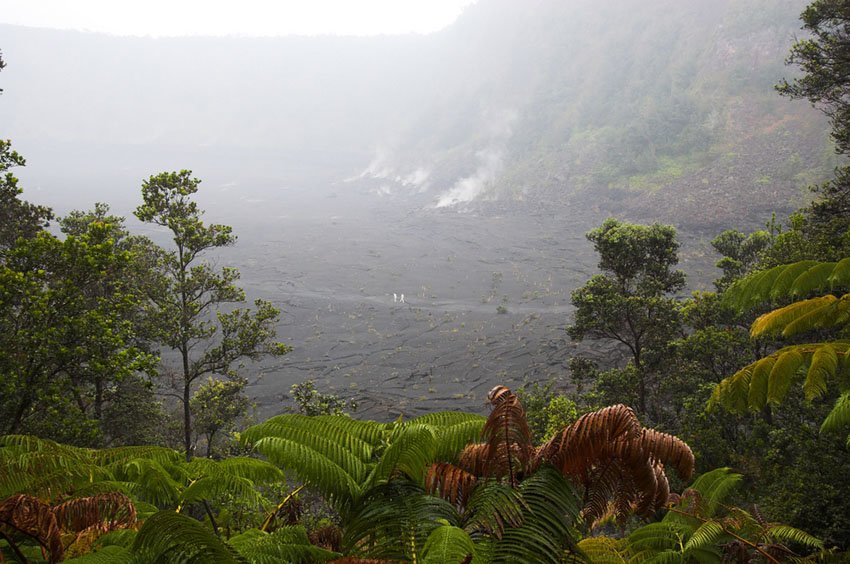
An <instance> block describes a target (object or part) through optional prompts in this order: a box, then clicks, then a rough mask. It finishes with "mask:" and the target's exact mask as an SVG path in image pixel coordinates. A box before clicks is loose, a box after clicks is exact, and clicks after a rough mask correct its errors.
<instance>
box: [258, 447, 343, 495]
mask: <svg viewBox="0 0 850 564" xmlns="http://www.w3.org/2000/svg"><path fill="white" fill-rule="evenodd" d="M255 447H256V449H257V450H258V451H259V452H260V453H262V454H263V455H264V456H265V457H266V458H268V459H269V460H270V461H272V462H273V463H275V464H277V465H279V466H282V467H283V468H285V469H288V470H292V471H294V472H295V474H296V475H297V476H298V479H300V480H302V481H304V482H306V483H308V484H310V485H311V486H313V487H315V488H316V489H317V490H318V491H319V492H320V493H321V494H322V495H323V496H324V497H325V499H326V500H327V501H328V502H329V503H331V505H333V506H334V507H335V508H336V509H337V510H342V509H344V508H345V507H346V506H348V505H349V504H350V503H351V502H352V501H353V500H355V499H356V497H357V496H358V494H359V493H360V485H359V482H358V481H357V480H356V479H355V478H354V477H353V476H352V475H351V474H349V473H348V472H347V471H346V469H345V468H343V467H341V466H340V465H339V464H337V463H336V462H335V461H334V460H332V459H331V458H329V457H327V456H325V454H323V453H321V452H318V451H316V450H314V449H312V448H310V447H308V446H305V445H303V444H301V443H298V442H295V441H291V440H289V439H285V438H281V437H265V438H262V439H260V440H259V441H257V443H256V445H255ZM349 456H350V460H349V465H350V466H351V467H354V468H355V469H356V468H357V467H356V466H355V464H354V462H352V461H356V458H354V457H353V456H351V455H349ZM357 462H359V461H357Z"/></svg>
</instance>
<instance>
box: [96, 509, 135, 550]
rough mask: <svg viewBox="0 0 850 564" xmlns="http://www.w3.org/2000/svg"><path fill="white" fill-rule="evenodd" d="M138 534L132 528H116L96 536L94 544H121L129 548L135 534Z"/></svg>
mask: <svg viewBox="0 0 850 564" xmlns="http://www.w3.org/2000/svg"><path fill="white" fill-rule="evenodd" d="M136 509H138V507H137V508H136ZM138 534H139V532H138V531H136V530H134V529H117V530H114V531H109V532H108V533H106V534H105V535H103V536H100V537H98V539H97V540H96V541H95V542H94V545H95V546H97V547H107V546H123V547H125V548H130V547H131V546H133V542H135V540H136V535H138Z"/></svg>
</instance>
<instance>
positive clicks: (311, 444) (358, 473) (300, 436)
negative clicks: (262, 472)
mask: <svg viewBox="0 0 850 564" xmlns="http://www.w3.org/2000/svg"><path fill="white" fill-rule="evenodd" d="M291 445H299V447H301V448H303V449H307V451H309V452H315V453H316V454H318V455H320V456H322V457H323V458H326V459H327V460H329V461H330V462H332V463H333V464H335V465H337V466H338V467H339V468H340V469H341V470H342V471H344V472H345V473H346V474H348V475H349V476H351V478H352V479H353V480H355V481H357V482H360V481H362V480H363V479H364V478H365V476H366V472H367V466H366V463H365V462H363V460H361V459H360V458H359V457H358V456H357V455H355V454H352V452H351V451H350V450H348V449H347V448H345V446H343V445H341V444H340V443H339V442H336V441H334V440H333V439H332V438H325V437H322V436H320V435H317V434H315V433H312V432H310V431H306V430H304V429H292V430H290V432H289V433H288V434H287V435H285V436H268V437H265V438H262V439H259V440H258V441H257V442H256V443H255V448H256V449H257V451H258V452H260V453H262V454H263V455H264V456H265V457H266V458H268V459H269V460H271V461H272V462H274V463H275V464H279V465H283V464H281V463H280V459H281V457H282V456H284V453H283V452H276V451H277V450H278V449H285V448H294V447H292V446H291Z"/></svg>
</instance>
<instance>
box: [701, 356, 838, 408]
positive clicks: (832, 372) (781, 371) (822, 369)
mask: <svg viewBox="0 0 850 564" xmlns="http://www.w3.org/2000/svg"><path fill="white" fill-rule="evenodd" d="M807 365H808V369H807V370H806V376H805V378H804V380H803V383H802V386H803V390H804V393H805V395H806V398H807V399H815V398H817V397H820V396H822V395H823V394H824V393H825V392H826V391H827V389H828V382H829V381H830V380H833V381H835V382H836V383H837V384H838V385H839V388H842V387H844V386H846V382H845V380H846V379H847V377H848V376H850V375H848V374H846V372H848V370H850V341H844V340H842V341H831V342H827V343H812V344H805V345H791V346H788V347H784V348H782V349H779V350H778V351H776V352H774V353H773V354H771V355H769V356H766V357H764V358H762V359H760V360H757V361H756V362H754V363H752V364H750V365H748V366H745V367H744V368H742V369H741V370H739V371H738V372H736V373H735V374H733V375H732V376H730V377H728V378H726V379H725V380H723V381H722V382H720V383H719V384H718V385H717V387H716V388H715V389H714V392H713V394H712V396H711V399H710V400H709V407H710V408H711V407H714V406H716V405H722V406H723V407H725V408H726V409H727V410H729V411H731V412H733V413H744V412H746V411H747V410H748V409H753V410H759V409H761V408H762V407H764V406H765V405H766V404H767V403H771V404H778V403H780V402H781V401H782V400H783V399H784V397H785V395H786V394H787V393H788V390H789V388H790V386H791V384H792V383H793V381H794V378H795V377H796V376H797V374H798V373H799V372H800V371H801V369H802V368H804V367H805V366H807Z"/></svg>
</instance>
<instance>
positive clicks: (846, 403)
mask: <svg viewBox="0 0 850 564" xmlns="http://www.w3.org/2000/svg"><path fill="white" fill-rule="evenodd" d="M848 425H850V391H848V392H844V393H843V394H841V395H840V396H838V399H837V400H835V405H834V406H833V408H832V411H830V412H829V415H827V416H826V419H824V420H823V423H822V424H821V427H820V430H821V432H836V431H846V429H847V426H848Z"/></svg>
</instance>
